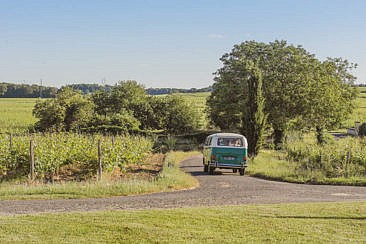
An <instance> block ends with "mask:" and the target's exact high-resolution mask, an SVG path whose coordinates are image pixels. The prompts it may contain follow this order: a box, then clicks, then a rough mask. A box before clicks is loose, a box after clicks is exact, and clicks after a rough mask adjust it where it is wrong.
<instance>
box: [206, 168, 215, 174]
mask: <svg viewBox="0 0 366 244" xmlns="http://www.w3.org/2000/svg"><path fill="white" fill-rule="evenodd" d="M214 171H215V168H214V167H208V174H209V175H213V174H214Z"/></svg>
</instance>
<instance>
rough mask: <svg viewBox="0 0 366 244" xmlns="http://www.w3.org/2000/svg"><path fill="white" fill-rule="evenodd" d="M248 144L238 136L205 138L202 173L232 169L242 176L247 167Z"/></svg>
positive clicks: (243, 138) (230, 134)
mask: <svg viewBox="0 0 366 244" xmlns="http://www.w3.org/2000/svg"><path fill="white" fill-rule="evenodd" d="M247 157H248V143H247V139H246V138H245V137H244V136H243V135H240V134H234V133H217V134H213V135H210V136H208V137H207V138H206V140H205V143H204V145H203V168H204V172H208V173H209V174H210V175H212V174H214V171H215V169H217V168H218V169H232V170H233V172H234V173H236V172H238V171H239V174H240V175H244V172H245V168H246V167H247V166H248V165H247Z"/></svg>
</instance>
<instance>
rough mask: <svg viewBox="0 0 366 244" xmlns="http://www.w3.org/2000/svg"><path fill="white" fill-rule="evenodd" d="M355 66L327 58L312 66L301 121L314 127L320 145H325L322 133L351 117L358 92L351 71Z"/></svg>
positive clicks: (344, 61) (341, 60)
mask: <svg viewBox="0 0 366 244" xmlns="http://www.w3.org/2000/svg"><path fill="white" fill-rule="evenodd" d="M355 67H356V66H355V65H354V64H350V63H348V61H347V60H343V59H339V58H336V59H330V58H328V59H327V60H326V61H324V62H322V63H319V65H318V66H317V67H313V73H312V76H313V79H312V80H311V85H310V87H309V89H308V94H307V95H306V97H307V98H308V100H307V103H305V104H304V108H303V109H304V110H303V111H304V114H303V116H302V119H303V120H304V121H305V122H306V125H307V126H308V127H313V128H316V137H317V142H318V143H319V144H323V143H324V142H325V136H324V130H325V129H328V130H329V129H334V128H337V127H339V126H340V125H341V123H342V121H344V120H345V119H347V118H348V117H349V115H351V113H352V110H353V108H354V99H355V98H356V95H357V89H356V88H355V87H352V86H350V85H352V84H353V82H354V80H355V77H354V76H353V75H351V73H350V70H351V69H353V68H355Z"/></svg>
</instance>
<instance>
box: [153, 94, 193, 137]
mask: <svg viewBox="0 0 366 244" xmlns="http://www.w3.org/2000/svg"><path fill="white" fill-rule="evenodd" d="M160 99H161V101H160V103H159V110H156V112H157V113H158V114H159V116H160V118H161V123H162V129H163V130H165V131H166V132H168V133H170V134H181V133H187V132H191V131H192V130H195V129H197V128H198V114H197V113H196V112H195V111H194V109H192V106H190V104H189V103H187V102H186V101H185V100H184V99H183V98H182V97H181V96H179V95H168V96H164V97H161V98H160Z"/></svg>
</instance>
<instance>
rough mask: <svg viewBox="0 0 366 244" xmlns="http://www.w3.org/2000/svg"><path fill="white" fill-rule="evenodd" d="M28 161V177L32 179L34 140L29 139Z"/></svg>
mask: <svg viewBox="0 0 366 244" xmlns="http://www.w3.org/2000/svg"><path fill="white" fill-rule="evenodd" d="M29 163H30V178H31V180H32V181H33V180H34V142H33V140H30V144H29Z"/></svg>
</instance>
